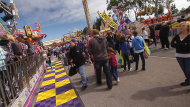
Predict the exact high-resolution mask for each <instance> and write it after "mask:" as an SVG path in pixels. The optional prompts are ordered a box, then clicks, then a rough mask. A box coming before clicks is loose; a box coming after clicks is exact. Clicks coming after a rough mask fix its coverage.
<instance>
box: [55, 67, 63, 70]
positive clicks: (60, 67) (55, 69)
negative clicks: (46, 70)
mask: <svg viewBox="0 0 190 107" xmlns="http://www.w3.org/2000/svg"><path fill="white" fill-rule="evenodd" d="M62 68H64V66H62V67H59V68H56V69H55V70H58V69H62Z"/></svg>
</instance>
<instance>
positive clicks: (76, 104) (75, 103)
mask: <svg viewBox="0 0 190 107" xmlns="http://www.w3.org/2000/svg"><path fill="white" fill-rule="evenodd" d="M57 107H83V106H82V104H81V102H80V101H79V99H78V98H75V99H73V100H71V101H69V102H66V103H64V104H62V105H59V106H57Z"/></svg>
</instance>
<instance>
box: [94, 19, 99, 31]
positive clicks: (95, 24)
mask: <svg viewBox="0 0 190 107" xmlns="http://www.w3.org/2000/svg"><path fill="white" fill-rule="evenodd" d="M100 26H101V19H100V18H96V21H95V22H94V24H93V28H94V29H98V30H100Z"/></svg>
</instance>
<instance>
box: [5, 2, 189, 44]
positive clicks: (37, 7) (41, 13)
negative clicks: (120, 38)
mask: <svg viewBox="0 0 190 107" xmlns="http://www.w3.org/2000/svg"><path fill="white" fill-rule="evenodd" d="M4 1H7V2H8V1H9V0H4ZM174 1H175V3H176V6H177V8H179V9H181V8H182V7H188V6H189V4H190V2H187V0H174ZM15 4H16V7H17V8H18V10H19V16H20V19H17V23H18V28H19V29H22V28H23V26H24V25H30V26H31V27H32V28H33V29H34V28H35V23H39V24H41V29H42V32H43V33H47V35H48V36H47V38H45V39H44V40H43V41H49V40H55V39H59V38H61V37H62V35H63V34H66V33H68V32H73V31H74V29H78V30H82V29H83V28H84V27H85V26H87V23H86V18H85V14H84V9H83V5H82V0H15ZM88 5H89V10H90V14H91V18H92V22H94V20H95V19H96V17H98V15H97V11H98V10H99V11H101V12H103V10H106V7H107V4H106V0H88ZM130 18H131V19H134V18H133V15H131V17H130Z"/></svg>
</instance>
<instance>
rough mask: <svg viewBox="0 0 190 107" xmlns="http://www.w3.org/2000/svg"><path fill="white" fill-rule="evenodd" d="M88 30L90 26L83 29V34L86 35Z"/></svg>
mask: <svg viewBox="0 0 190 107" xmlns="http://www.w3.org/2000/svg"><path fill="white" fill-rule="evenodd" d="M87 32H88V27H85V28H84V29H83V34H84V35H86V34H87Z"/></svg>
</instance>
